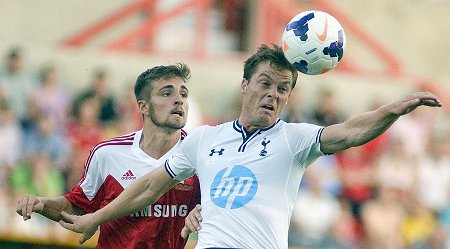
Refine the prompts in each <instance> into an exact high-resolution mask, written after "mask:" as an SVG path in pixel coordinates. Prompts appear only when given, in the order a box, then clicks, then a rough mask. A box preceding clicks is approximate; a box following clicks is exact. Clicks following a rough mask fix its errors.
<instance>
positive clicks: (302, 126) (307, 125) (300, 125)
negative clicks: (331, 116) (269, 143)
mask: <svg viewBox="0 0 450 249" xmlns="http://www.w3.org/2000/svg"><path fill="white" fill-rule="evenodd" d="M282 126H283V127H284V128H286V129H320V128H321V127H322V126H319V125H316V124H311V123H288V122H284V121H283V124H282Z"/></svg>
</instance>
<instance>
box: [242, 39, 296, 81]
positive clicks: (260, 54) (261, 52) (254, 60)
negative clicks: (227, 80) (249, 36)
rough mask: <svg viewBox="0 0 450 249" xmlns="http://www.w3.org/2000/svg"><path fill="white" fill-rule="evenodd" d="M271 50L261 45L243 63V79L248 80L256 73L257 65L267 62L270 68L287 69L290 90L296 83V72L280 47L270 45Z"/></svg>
mask: <svg viewBox="0 0 450 249" xmlns="http://www.w3.org/2000/svg"><path fill="white" fill-rule="evenodd" d="M272 46H273V47H272V48H271V47H269V46H267V45H265V44H263V45H261V46H260V47H259V48H258V51H257V52H256V53H255V54H253V55H252V56H251V57H250V58H248V59H247V60H246V61H245V62H244V79H246V80H250V78H251V77H252V76H253V74H254V73H255V71H256V68H257V67H258V65H259V64H260V63H262V62H266V61H269V62H270V65H271V66H274V67H276V68H277V69H281V70H283V69H287V70H289V71H290V72H291V73H292V84H291V85H292V89H294V87H295V84H296V83H297V77H298V72H297V70H296V69H295V68H294V67H293V66H292V64H291V63H290V62H289V61H288V60H287V59H286V57H285V56H284V53H283V50H282V49H281V47H280V46H277V45H275V44H272Z"/></svg>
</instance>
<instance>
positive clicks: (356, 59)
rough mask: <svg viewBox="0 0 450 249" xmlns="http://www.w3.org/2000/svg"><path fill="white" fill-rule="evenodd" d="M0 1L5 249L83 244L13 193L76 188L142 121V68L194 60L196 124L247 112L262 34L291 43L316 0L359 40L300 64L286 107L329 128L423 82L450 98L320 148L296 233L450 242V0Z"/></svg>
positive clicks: (416, 245) (0, 198) (351, 244)
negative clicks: (28, 211) (249, 77)
mask: <svg viewBox="0 0 450 249" xmlns="http://www.w3.org/2000/svg"><path fill="white" fill-rule="evenodd" d="M0 3H1V6H2V8H0V37H1V39H0V65H1V69H0V70H1V71H0V89H1V90H0V154H1V156H0V186H1V188H0V248H80V246H78V245H77V240H78V238H79V235H78V234H74V233H71V232H67V231H64V230H63V229H62V228H60V226H59V225H58V224H57V223H54V222H51V221H47V220H45V219H44V218H41V217H40V216H39V215H34V216H33V219H31V220H29V221H27V222H24V221H23V220H22V219H21V217H19V216H18V215H17V214H15V201H16V199H17V197H18V196H20V195H22V194H24V193H31V194H35V195H38V196H56V195H62V194H64V193H65V192H66V191H67V190H68V189H70V188H72V187H73V186H74V185H75V184H76V183H77V182H78V180H79V179H80V177H81V175H82V172H83V165H84V161H85V160H86V158H87V155H88V153H89V150H90V148H91V147H93V146H94V145H95V144H96V143H98V142H100V141H102V140H104V139H107V138H109V137H112V136H116V135H119V134H123V133H127V132H130V131H134V130H137V129H140V128H141V121H140V119H141V117H140V114H139V113H138V112H137V109H136V108H137V107H136V103H135V98H134V94H133V91H132V89H133V86H134V81H135V79H136V77H137V75H139V74H140V73H141V72H143V71H144V70H146V69H147V68H150V67H153V66H156V65H167V64H172V63H177V62H185V63H187V64H188V65H189V66H190V67H191V70H192V71H191V72H192V78H191V80H190V82H189V83H188V84H189V87H190V101H191V103H190V105H191V109H190V113H189V121H188V125H187V127H186V130H187V131H191V130H192V129H193V128H195V127H197V126H199V125H202V124H217V123H220V122H224V121H229V120H232V119H235V118H237V117H238V115H239V109H240V91H239V86H240V83H241V80H242V73H243V61H244V60H245V59H246V57H247V56H248V55H250V54H252V53H253V52H255V50H256V48H257V47H258V46H259V45H260V44H261V43H266V44H270V43H274V44H280V43H281V42H280V40H281V35H282V32H283V28H284V26H285V25H286V24H287V23H288V21H289V20H290V19H291V18H292V17H293V16H295V15H296V14H297V13H299V12H301V11H304V10H310V9H317V10H322V11H325V12H328V13H330V14H332V15H333V16H335V17H336V18H337V19H338V20H339V21H340V22H341V24H342V26H343V27H344V30H345V32H346V37H347V45H346V50H345V52H344V57H343V60H342V61H341V62H340V64H339V65H338V66H337V67H336V68H335V69H334V70H332V71H330V72H328V73H326V74H323V75H317V76H306V75H300V76H299V82H298V84H297V87H296V89H294V92H293V96H292V97H291V100H290V102H289V106H288V107H287V109H286V111H285V113H284V114H283V115H282V118H283V119H284V120H286V121H290V122H310V123H315V124H319V125H330V124H334V123H337V122H340V121H343V120H345V119H346V118H348V117H350V116H351V115H353V114H356V113H360V112H363V111H368V110H373V109H375V108H377V107H379V106H380V105H382V104H385V103H388V102H390V101H393V100H395V99H396V98H399V97H401V96H404V95H406V94H408V93H410V92H412V91H417V90H426V91H431V92H433V93H434V94H436V95H438V96H439V97H440V99H441V101H442V102H443V104H444V107H443V108H438V109H432V110H430V109H420V108H419V109H418V110H416V111H415V112H413V113H412V114H410V115H408V116H405V117H402V118H401V119H400V120H399V121H398V122H397V123H396V124H395V125H394V126H393V127H392V128H391V129H389V130H388V131H387V132H386V133H385V134H383V135H382V136H380V137H379V138H377V139H375V140H374V141H372V142H370V143H369V144H367V145H364V146H361V147H358V148H353V149H350V150H347V151H345V152H342V153H339V154H335V155H331V156H327V157H324V158H322V159H320V160H318V161H316V162H315V163H314V165H312V166H311V167H310V168H309V169H308V170H307V171H306V174H305V177H304V179H303V181H302V184H301V189H300V194H299V198H298V202H297V205H296V209H295V210H294V214H293V218H292V221H291V225H292V226H291V229H290V239H289V243H290V246H291V247H292V248H305V249H316V248H370V249H377V248H380V249H381V248H384V249H385V248H390V249H396V248H399V249H402V248H408V249H409V248H411V249H421V248H424V249H425V248H436V249H438V248H439V249H440V248H450V246H449V245H450V202H449V199H450V71H449V68H450V60H449V58H450V49H448V46H449V44H450V32H449V29H448V27H449V25H450V15H449V14H448V13H450V1H448V0H397V1H389V0H374V1H359V0H346V1H325V0H303V1H299V0H116V1H108V0H96V1H69V0H59V1H54V0H35V1H25V0H16V1H6V0H0ZM95 242H96V237H94V238H92V239H91V240H90V241H88V242H87V243H85V245H84V246H85V247H88V248H91V247H94V246H95ZM195 242H196V238H195V237H194V236H192V237H191V238H190V240H189V243H188V245H187V248H192V247H193V246H194V245H195Z"/></svg>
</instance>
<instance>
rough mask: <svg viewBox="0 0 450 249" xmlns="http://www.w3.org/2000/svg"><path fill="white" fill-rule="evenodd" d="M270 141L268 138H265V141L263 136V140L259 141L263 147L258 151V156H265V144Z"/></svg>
mask: <svg viewBox="0 0 450 249" xmlns="http://www.w3.org/2000/svg"><path fill="white" fill-rule="evenodd" d="M269 143H270V140H267V142H266V138H264V140H263V141H262V142H261V145H262V146H264V148H263V149H262V150H261V152H260V153H259V155H260V156H265V155H267V150H266V146H267V145H268V144H269Z"/></svg>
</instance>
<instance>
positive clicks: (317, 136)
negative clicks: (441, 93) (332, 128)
mask: <svg viewBox="0 0 450 249" xmlns="http://www.w3.org/2000/svg"><path fill="white" fill-rule="evenodd" d="M323 129H325V127H322V128H320V130H319V131H318V132H317V135H316V143H320V136H322V132H323Z"/></svg>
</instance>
